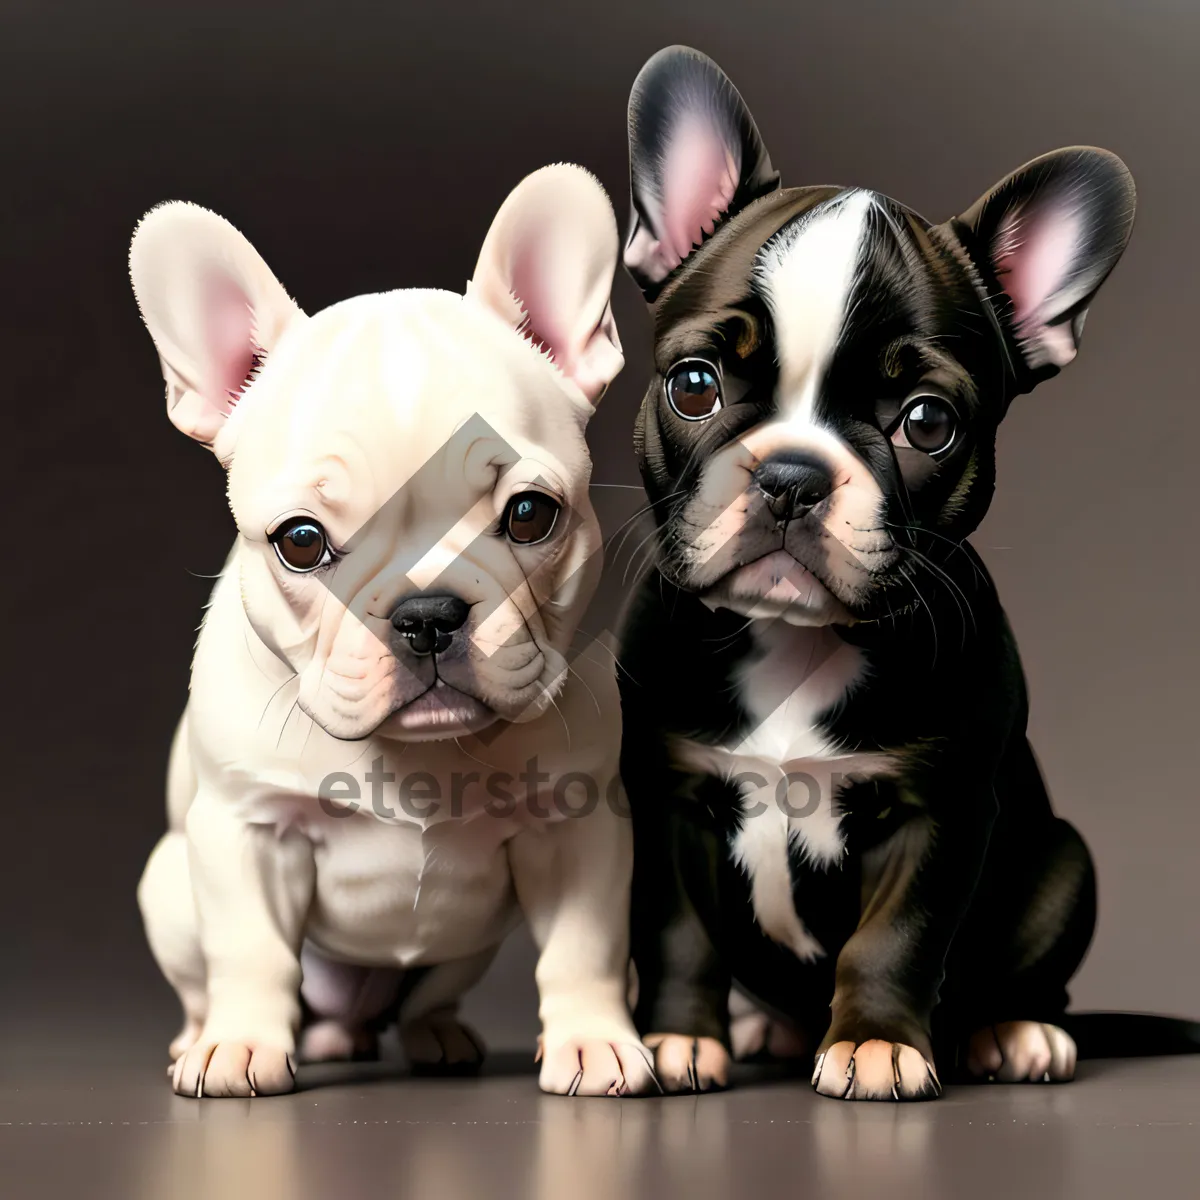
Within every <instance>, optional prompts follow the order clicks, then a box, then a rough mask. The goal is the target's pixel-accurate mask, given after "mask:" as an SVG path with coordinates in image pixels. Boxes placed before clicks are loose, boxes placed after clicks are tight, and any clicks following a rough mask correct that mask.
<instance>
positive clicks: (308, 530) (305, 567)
mask: <svg viewBox="0 0 1200 1200" xmlns="http://www.w3.org/2000/svg"><path fill="white" fill-rule="evenodd" d="M270 540H271V544H272V545H273V546H274V547H275V553H276V554H278V555H279V561H280V562H281V563H283V565H284V566H285V567H287V569H288V570H289V571H299V572H301V573H306V572H308V571H315V570H316V569H317V568H318V567H323V566H325V564H326V563H329V562H332V561H333V554H332V552H331V551H330V549H329V538H328V537H327V536H326V534H325V530H324V529H322V528H321V526H320V524H319V522H317V521H314V520H313V519H312V518H311V517H296V518H295V519H293V520H291V521H288V522H286V524H284V525H281V526H280V527H279V528H278V529H277V530H276V531H275V532H274V533H273V534H271V539H270Z"/></svg>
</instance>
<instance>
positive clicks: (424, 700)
mask: <svg viewBox="0 0 1200 1200" xmlns="http://www.w3.org/2000/svg"><path fill="white" fill-rule="evenodd" d="M495 720H496V714H495V713H494V712H493V711H492V709H490V708H489V707H488V706H487V705H486V704H484V703H483V701H482V700H479V699H477V698H476V697H474V696H469V695H468V694H467V693H466V692H461V691H459V690H458V688H456V687H452V686H451V685H450V684H448V683H446V682H445V680H443V679H438V680H436V681H435V682H434V683H433V685H432V686H431V687H429V688H427V689H426V690H425V691H423V692H422V693H421V694H420V695H419V696H417V697H415V698H414V699H412V700H409V701H408V703H406V704H404V705H402V706H401V707H400V708H398V709H397V710H396V711H395V712H394V713H392V714H391V716H389V717H388V718H386V720H384V722H383V723H382V724H381V725H380V726H379V728H378V729H377V730H376V733H377V734H379V736H381V737H394V738H400V739H403V740H405V741H410V742H412V741H434V740H436V739H440V738H448V737H460V736H462V735H464V734H470V733H478V732H479V731H480V730H481V729H485V728H486V727H487V726H488V725H491V724H492V722H493V721H495Z"/></svg>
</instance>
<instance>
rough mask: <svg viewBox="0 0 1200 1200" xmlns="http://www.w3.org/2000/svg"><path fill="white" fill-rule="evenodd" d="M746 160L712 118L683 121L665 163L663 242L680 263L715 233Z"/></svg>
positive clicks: (690, 117)
mask: <svg viewBox="0 0 1200 1200" xmlns="http://www.w3.org/2000/svg"><path fill="white" fill-rule="evenodd" d="M740 174H741V163H740V162H739V161H738V156H737V155H736V154H735V152H734V151H733V150H732V149H731V148H730V147H728V146H727V145H726V144H725V142H724V140H723V139H722V138H721V137H720V136H719V135H718V133H717V131H716V130H715V129H714V128H713V127H712V125H711V124H709V122H708V121H706V120H704V119H703V118H702V117H700V116H698V115H697V114H694V113H688V114H687V115H685V116H683V117H682V118H681V119H680V122H679V124H678V126H677V127H676V128H675V130H674V131H673V132H672V134H671V138H670V142H669V144H668V145H667V149H666V154H665V155H664V162H663V166H662V172H661V177H662V179H663V181H664V184H663V200H662V203H663V215H662V235H663V241H664V242H665V243H666V249H668V250H669V251H670V252H671V254H672V255H673V257H674V259H675V263H674V264H672V265H673V266H674V265H678V263H680V262H682V261H683V260H684V259H685V258H686V257H687V256H688V255H689V254H690V253H691V251H692V247H693V246H696V245H699V243H700V241H701V240H702V238H703V237H704V235H705V234H708V233H712V231H713V226H714V224H715V222H716V220H717V218H718V217H719V216H720V215H721V213H723V212H724V211H725V210H726V209H727V208H728V207H729V204H730V202H731V201H732V200H733V196H734V193H735V192H736V191H737V185H738V178H739V177H740Z"/></svg>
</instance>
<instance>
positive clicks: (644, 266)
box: [625, 46, 779, 300]
mask: <svg viewBox="0 0 1200 1200" xmlns="http://www.w3.org/2000/svg"><path fill="white" fill-rule="evenodd" d="M629 176H630V189H629V190H630V198H631V202H632V216H631V221H630V227H629V237H628V239H627V241H626V243H625V266H626V267H627V268H628V269H629V273H630V274H631V275H632V276H633V278H634V279H635V280H636V282H637V284H638V286H639V287H641V289H642V291H643V292H644V293H645V294H646V299H647V300H653V299H654V297H655V296H656V295H657V294H658V290H659V288H660V287H661V286H662V283H663V281H664V280H665V279H666V278H667V276H668V275H670V273H671V272H672V271H673V270H675V268H676V267H677V266H679V264H680V263H681V262H683V260H684V259H685V258H687V257H688V255H690V254H691V253H692V251H693V250H694V249H695V248H696V246H698V245H699V244H700V243H701V242H702V241H703V240H704V238H705V237H706V236H707V235H708V234H710V233H712V232H713V229H714V227H715V226H716V224H717V223H718V222H719V221H720V220H722V219H723V218H725V217H729V216H732V215H733V214H734V213H736V212H738V211H739V210H740V209H742V208H744V207H745V206H746V205H747V204H749V203H750V201H751V200H754V199H756V198H757V197H759V196H762V195H764V194H766V193H767V192H771V191H774V190H775V189H776V188H777V187H778V186H779V173H778V172H777V171H776V170H775V168H774V167H772V166H771V160H770V158H769V156H768V155H767V150H766V147H765V146H764V145H763V142H762V138H761V137H759V134H758V130H757V129H756V128H755V125H754V118H753V117H751V115H750V110H749V109H748V108H747V107H746V104H745V101H743V100H742V98H741V96H739V95H738V91H737V89H736V88H735V87H734V86H733V84H732V83H731V82H730V81H729V77H728V76H727V75H726V74H725V72H724V71H722V70H721V68H720V67H718V66H717V64H716V63H715V62H713V61H712V59H710V58H706V57H705V56H704V55H703V54H701V53H699V51H696V50H691V49H689V48H688V47H687V46H668V47H667V49H665V50H660V51H659V52H658V53H657V54H656V55H655V56H654V57H653V58H652V59H650V61H649V62H648V63H646V65H645V66H644V67H643V68H642V69H641V72H640V73H639V75H638V77H637V79H636V80H635V82H634V85H633V91H632V93H631V94H630V97H629Z"/></svg>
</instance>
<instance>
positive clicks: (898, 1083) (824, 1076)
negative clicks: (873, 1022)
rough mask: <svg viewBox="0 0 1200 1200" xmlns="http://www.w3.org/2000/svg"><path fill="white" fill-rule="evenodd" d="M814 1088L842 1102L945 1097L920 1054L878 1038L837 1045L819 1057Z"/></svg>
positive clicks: (931, 1069) (932, 1069) (940, 1086)
mask: <svg viewBox="0 0 1200 1200" xmlns="http://www.w3.org/2000/svg"><path fill="white" fill-rule="evenodd" d="M812 1085H813V1087H814V1088H815V1089H816V1091H817V1092H819V1093H820V1094H821V1095H822V1096H832V1097H834V1098H835V1099H838V1100H934V1099H936V1098H937V1097H938V1096H940V1095H941V1094H942V1085H941V1082H940V1081H939V1080H938V1077H937V1071H936V1070H935V1069H934V1066H933V1063H931V1062H928V1061H927V1060H926V1059H925V1057H924V1055H922V1054H921V1052H920V1051H919V1050H916V1049H914V1048H913V1047H912V1046H905V1045H902V1044H901V1043H899V1042H885V1041H883V1040H882V1039H879V1038H874V1039H872V1040H871V1041H868V1042H861V1043H859V1044H858V1045H857V1046H856V1045H855V1044H854V1043H853V1042H835V1043H834V1044H833V1045H832V1046H830V1047H829V1049H828V1050H826V1051H825V1052H824V1053H823V1054H818V1055H817V1062H816V1067H815V1069H814V1070H813V1077H812Z"/></svg>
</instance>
